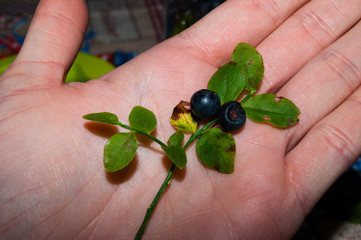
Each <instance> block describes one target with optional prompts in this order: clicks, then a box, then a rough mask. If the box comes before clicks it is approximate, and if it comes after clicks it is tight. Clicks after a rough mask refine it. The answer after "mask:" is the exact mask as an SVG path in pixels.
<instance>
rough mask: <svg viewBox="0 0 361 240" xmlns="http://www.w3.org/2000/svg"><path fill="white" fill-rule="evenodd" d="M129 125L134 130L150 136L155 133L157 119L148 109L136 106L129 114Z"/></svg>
mask: <svg viewBox="0 0 361 240" xmlns="http://www.w3.org/2000/svg"><path fill="white" fill-rule="evenodd" d="M129 123H130V125H131V126H132V127H133V128H135V129H137V130H140V131H143V132H146V133H148V134H149V133H151V132H153V131H154V129H155V127H156V125H157V119H156V118H155V115H154V113H153V112H151V111H149V110H148V109H146V108H144V107H141V106H135V107H134V108H133V109H132V111H131V112H130V114H129Z"/></svg>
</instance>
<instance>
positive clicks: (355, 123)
mask: <svg viewBox="0 0 361 240" xmlns="http://www.w3.org/2000/svg"><path fill="white" fill-rule="evenodd" d="M360 18H361V1H360V0H350V1H347V3H346V2H344V1H341V0H327V1H326V0H314V1H311V2H308V1H306V0H297V1H290V0H281V1H271V0H265V1H251V0H246V1H236V0H229V1H227V2H226V3H224V4H223V5H222V6H220V7H219V8H217V9H216V10H215V11H213V12H212V13H210V14H209V15H208V16H206V17H205V18H204V19H202V20H201V21H199V22H198V23H197V24H195V25H194V26H192V27H191V28H189V29H187V30H186V31H184V32H183V33H181V34H180V35H178V36H176V37H174V38H172V39H169V40H167V41H165V42H163V43H161V44H159V45H157V46H155V47H154V48H152V49H151V50H149V51H147V52H145V53H143V54H142V55H140V56H138V57H137V58H135V59H134V60H132V61H130V62H129V63H127V64H125V65H123V66H122V67H120V68H117V69H115V70H114V71H112V72H110V73H108V74H107V75H105V76H103V77H101V78H100V79H95V80H92V81H89V82H87V83H71V84H62V82H63V79H64V76H65V74H66V71H67V70H68V69H69V67H70V65H71V63H72V61H73V59H74V56H75V55H76V52H77V50H78V47H79V45H80V43H81V40H82V36H83V33H84V31H85V27H86V22H87V14H86V7H85V4H84V2H83V1H82V0H72V1H61V0H42V1H41V2H40V5H39V7H38V9H37V12H36V15H35V17H34V19H33V22H32V25H31V28H30V30H29V33H28V36H27V38H26V41H25V44H24V46H23V49H22V51H21V52H20V54H19V56H18V58H17V59H16V60H15V62H14V63H13V64H12V65H11V67H10V68H9V69H8V70H7V71H6V72H5V73H4V74H3V75H2V76H1V79H0V113H1V114H0V138H1V144H0V152H1V158H0V165H1V168H0V212H1V214H0V236H3V237H4V238H5V239H45V238H51V239H72V238H78V239H84V238H94V239H130V238H132V237H134V235H135V233H136V231H137V229H138V227H139V225H140V223H141V221H142V219H143V217H144V214H145V211H146V209H147V207H148V206H149V203H150V202H151V200H152V199H153V197H154V195H155V193H156V191H157V190H158V188H159V186H160V185H161V183H162V181H163V180H164V178H165V176H166V174H167V171H168V169H169V167H170V164H169V162H168V161H167V159H166V158H165V157H164V154H163V153H162V151H161V149H160V148H159V146H158V145H156V144H154V143H152V142H150V141H148V140H147V139H143V138H142V137H141V136H139V141H140V147H139V149H138V152H137V155H136V159H135V161H133V162H132V163H131V164H130V165H129V166H128V167H127V168H126V169H124V170H121V171H120V172H118V173H116V174H108V173H106V172H105V170H104V168H103V163H102V154H103V146H104V143H105V142H106V141H107V139H108V138H109V137H110V136H112V135H113V134H114V133H116V132H118V131H123V129H118V128H116V127H114V126H107V125H103V124H98V123H90V122H87V121H85V120H84V119H82V116H83V115H85V114H88V113H92V112H102V111H109V112H113V113H115V114H117V115H118V116H119V118H120V121H121V122H124V123H127V117H128V114H129V112H130V110H131V109H132V107H133V106H135V105H141V106H143V107H146V108H148V109H150V110H152V111H153V112H154V113H155V115H156V117H157V119H158V126H157V130H156V132H155V135H156V136H157V137H158V138H159V139H161V140H163V141H166V140H167V139H168V137H169V136H170V135H171V134H172V133H174V129H173V128H172V127H171V125H170V123H169V117H170V115H171V113H172V109H173V107H174V106H175V105H176V104H177V103H178V102H179V101H180V100H189V98H190V96H191V95H192V94H193V93H194V92H195V91H197V90H199V89H201V88H205V87H206V84H207V82H208V80H209V78H210V77H211V76H212V74H213V73H214V72H215V71H216V70H217V68H218V67H220V66H221V65H223V64H224V63H225V62H227V61H229V60H230V56H231V52H232V50H233V48H234V47H235V46H236V44H237V43H239V42H247V43H249V44H252V45H254V46H257V49H258V50H259V52H260V53H261V54H262V56H263V58H264V63H265V77H264V79H263V81H262V83H261V86H260V89H259V91H258V93H264V92H272V93H277V94H279V95H281V96H285V97H287V98H289V99H291V100H292V101H293V102H294V103H295V104H296V105H297V106H298V107H299V108H300V110H301V115H300V116H299V117H300V123H299V124H298V125H296V126H295V127H292V128H290V129H287V130H280V129H277V128H274V127H271V126H268V125H264V124H256V123H254V122H252V121H247V122H246V126H245V128H244V129H243V130H242V131H241V132H239V133H236V134H235V135H234V138H235V140H236V146H237V150H236V162H235V171H234V173H233V174H231V175H224V174H219V173H217V172H215V171H213V170H210V169H208V168H205V167H204V166H203V165H202V164H201V163H200V161H199V160H198V159H197V157H196V154H195V150H194V146H192V145H191V146H190V148H189V149H188V150H187V156H188V164H187V166H186V168H185V169H184V170H182V171H180V170H177V171H176V173H175V176H174V178H173V181H172V183H171V185H170V187H169V188H168V190H167V191H166V192H165V194H164V196H163V197H162V198H161V201H160V202H159V205H158V206H157V208H156V211H155V213H154V215H153V216H152V219H151V222H150V224H149V226H148V228H147V230H146V233H145V235H144V237H145V238H149V239H287V238H290V237H291V236H292V234H294V233H295V231H296V230H297V228H298V227H299V225H300V224H301V223H302V220H303V219H304V217H305V215H306V214H307V213H308V212H309V211H310V209H311V208H312V207H313V205H314V204H315V203H316V202H317V200H318V199H319V198H320V196H321V195H322V194H323V193H324V192H325V191H326V189H327V188H328V187H329V186H330V185H331V184H332V182H333V181H334V180H335V179H336V178H337V177H338V176H339V175H340V174H342V172H343V171H345V170H346V169H347V168H348V167H349V166H350V164H352V162H353V161H354V160H355V159H356V158H357V157H358V156H359V155H360V154H361V144H360V142H361V124H359V123H360V120H361V111H360V109H361V108H360V103H361V89H360V83H361V70H360V69H361V23H360V22H359V21H360Z"/></svg>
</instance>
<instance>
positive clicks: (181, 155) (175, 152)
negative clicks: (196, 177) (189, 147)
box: [162, 145, 187, 169]
mask: <svg viewBox="0 0 361 240" xmlns="http://www.w3.org/2000/svg"><path fill="white" fill-rule="evenodd" d="M162 149H163V150H164V152H165V154H166V155H167V156H168V157H169V159H170V160H171V161H172V162H173V163H174V164H175V165H176V166H177V167H178V168H180V169H183V168H184V167H185V166H186V164H187V155H186V153H185V151H184V149H183V148H182V147H181V146H178V145H170V146H162Z"/></svg>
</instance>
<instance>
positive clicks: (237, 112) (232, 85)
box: [83, 43, 300, 239]
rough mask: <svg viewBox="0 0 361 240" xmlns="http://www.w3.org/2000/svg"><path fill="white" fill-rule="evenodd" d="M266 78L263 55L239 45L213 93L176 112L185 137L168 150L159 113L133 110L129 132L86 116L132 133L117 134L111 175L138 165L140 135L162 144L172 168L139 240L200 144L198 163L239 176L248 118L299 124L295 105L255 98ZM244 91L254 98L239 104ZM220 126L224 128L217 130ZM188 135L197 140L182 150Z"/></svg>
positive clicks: (95, 117) (109, 147) (108, 116)
mask: <svg viewBox="0 0 361 240" xmlns="http://www.w3.org/2000/svg"><path fill="white" fill-rule="evenodd" d="M263 73H264V65H263V60H262V56H261V55H260V54H259V52H258V51H257V50H256V49H255V48H254V47H252V46H251V45H249V44H247V43H239V44H238V45H237V46H236V48H235V50H234V52H233V53H232V58H231V61H230V62H228V63H226V64H225V65H223V66H222V67H220V68H219V69H218V70H217V71H216V72H215V73H214V74H213V76H212V77H211V79H210V80H209V81H208V85H207V89H201V90H199V91H197V92H195V93H194V94H193V95H192V97H191V99H190V102H186V101H180V103H179V104H178V105H177V106H176V107H175V108H174V110H173V114H172V117H171V119H170V121H171V124H172V125H173V127H175V128H176V129H178V130H179V131H177V132H176V133H174V134H173V135H172V136H171V137H170V138H169V140H168V142H167V144H165V143H163V142H162V141H160V140H159V139H157V138H156V137H154V136H152V135H150V133H151V132H152V131H154V129H155V127H156V124H157V120H156V117H155V115H154V113H153V112H151V111H150V110H148V109H146V108H143V107H142V106H135V107H133V109H132V111H131V112H130V114H129V117H128V120H129V126H128V125H125V124H122V123H120V122H119V120H118V117H117V116H116V115H115V114H113V113H109V112H100V113H91V114H87V115H84V116H83V118H85V119H87V120H91V121H96V122H101V123H106V124H111V125H118V126H120V127H122V128H125V129H128V130H130V131H131V132H132V133H123V132H120V133H116V134H115V135H113V136H112V137H111V138H110V139H109V140H108V142H107V143H106V144H105V147H104V159H103V162H104V167H105V169H106V170H107V171H108V172H116V171H119V170H121V169H123V168H125V167H126V166H127V165H128V164H129V163H130V162H131V161H132V160H133V158H134V156H135V154H136V151H137V148H138V141H137V139H136V137H135V135H134V133H138V134H141V135H144V136H146V137H148V138H150V139H151V140H153V141H154V142H156V143H158V144H159V145H160V146H161V148H162V149H163V150H164V153H165V154H166V155H167V156H168V158H169V159H170V161H171V162H172V166H171V167H170V169H169V172H168V174H167V176H166V178H165V179H164V181H163V183H162V185H161V187H160V188H159V190H158V192H157V194H156V195H155V197H154V199H153V201H152V202H151V204H150V206H149V208H148V209H147V211H146V214H145V217H144V219H143V222H142V224H141V226H140V228H139V230H138V232H137V234H136V236H135V239H141V238H142V235H143V233H144V232H145V229H146V228H147V225H148V222H149V220H150V218H151V216H152V214H153V212H154V210H155V207H156V205H157V204H158V202H159V200H160V198H161V196H162V194H163V193H164V192H165V190H166V188H167V187H168V185H169V184H170V182H171V180H172V176H173V174H174V171H175V168H176V167H178V168H179V169H183V168H184V167H185V166H186V163H187V156H186V152H185V150H186V149H187V148H188V147H189V146H190V145H191V144H192V143H193V142H195V140H197V141H196V144H195V145H196V146H195V148H196V150H197V155H198V158H199V160H200V161H201V162H202V163H203V164H204V165H205V166H206V167H208V168H210V169H213V170H216V171H218V172H219V173H224V174H231V173H233V171H234V161H235V149H236V146H235V139H234V138H233V137H232V134H231V133H230V132H232V131H236V130H239V129H241V127H242V126H243V125H244V123H245V121H246V118H249V119H250V120H253V121H254V122H266V123H268V124H271V125H273V126H276V127H280V128H288V127H290V126H292V125H295V124H297V123H298V121H299V120H298V115H299V114H300V111H299V109H298V108H297V106H296V105H295V104H294V103H292V102H291V101H290V100H289V99H287V98H284V97H278V96H276V95H274V94H268V93H264V94H259V95H257V96H253V95H254V94H255V93H256V89H258V86H259V83H260V82H261V80H262V78H263ZM243 90H246V91H249V93H248V95H247V96H245V97H244V98H243V99H242V100H241V101H236V99H237V98H238V97H239V96H240V95H241V94H242V92H243ZM189 106H190V109H189ZM192 115H195V116H196V117H197V119H203V120H209V119H214V120H212V121H210V122H208V123H206V124H205V125H204V126H203V127H202V128H201V129H199V130H198V131H197V130H196V129H197V122H196V121H195V120H194V118H193V117H192ZM217 125H219V126H220V128H216V126H217ZM184 132H190V133H193V134H192V135H191V136H190V137H189V139H188V141H187V142H186V143H185V145H184V146H183V147H182V142H183V138H184Z"/></svg>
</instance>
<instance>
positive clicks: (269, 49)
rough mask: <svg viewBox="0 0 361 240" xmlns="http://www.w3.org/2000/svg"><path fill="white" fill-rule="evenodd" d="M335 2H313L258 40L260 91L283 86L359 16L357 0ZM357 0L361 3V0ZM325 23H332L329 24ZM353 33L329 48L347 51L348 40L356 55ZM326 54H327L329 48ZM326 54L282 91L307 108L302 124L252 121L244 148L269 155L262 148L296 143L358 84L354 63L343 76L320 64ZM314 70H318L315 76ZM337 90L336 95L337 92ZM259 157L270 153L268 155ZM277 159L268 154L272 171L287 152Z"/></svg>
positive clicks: (280, 148)
mask: <svg viewBox="0 0 361 240" xmlns="http://www.w3.org/2000/svg"><path fill="white" fill-rule="evenodd" d="M331 2H332V1H324V0H319V1H312V2H310V3H308V4H307V5H305V6H304V7H303V8H302V9H300V10H299V11H298V12H297V13H296V14H295V15H294V16H292V17H290V18H289V19H288V20H287V21H286V22H285V23H283V24H282V25H281V26H280V27H279V28H278V29H277V30H276V31H274V32H273V33H272V34H271V35H270V36H269V37H267V38H266V39H265V40H264V41H262V43H261V44H260V45H259V46H258V50H260V51H261V53H262V56H263V58H264V61H265V65H266V66H265V79H263V81H262V83H261V88H260V92H264V91H272V90H273V91H274V90H275V89H278V88H279V87H280V86H282V85H283V84H284V83H285V81H288V79H289V78H290V77H291V76H293V75H294V74H295V72H296V71H298V70H299V69H300V68H301V67H302V66H303V65H304V64H305V63H306V62H307V61H309V60H310V59H311V58H312V57H314V56H315V55H316V54H317V53H319V52H320V51H321V50H322V49H323V48H325V47H327V46H328V45H329V44H331V43H332V42H333V41H334V40H335V39H336V38H338V37H339V36H340V35H342V34H343V33H345V32H346V31H347V30H348V29H349V28H350V27H351V26H352V25H354V24H355V22H356V21H357V20H358V18H359V17H360V16H359V15H360V14H359V12H357V11H354V10H355V9H354V8H355V6H354V5H353V4H355V3H356V2H354V3H353V4H351V5H349V6H345V5H344V4H340V3H338V2H335V3H332V4H331ZM358 2H359V3H360V4H361V1H358ZM330 4H331V5H330ZM334 4H340V6H339V8H338V10H334V9H333V8H331V7H332V6H333V7H335V6H334ZM360 4H359V5H360ZM360 6H361V5H360ZM360 11H361V8H360ZM346 13H349V14H346ZM340 22H342V24H340ZM326 25H327V28H326V27H325V26H326ZM356 31H357V30H355V31H354V32H355V34H357V33H356ZM352 38H353V36H351V35H350V36H348V37H347V39H346V38H345V39H343V40H342V41H341V42H340V43H339V44H338V45H337V46H335V48H338V49H334V50H332V49H330V50H329V51H330V52H333V51H345V50H342V48H343V46H342V45H343V44H347V45H348V47H349V48H348V49H347V53H345V54H351V55H352V59H350V60H349V61H351V62H352V61H356V60H357V59H358V58H359V56H358V55H357V54H354V53H355V49H354V48H357V46H355V45H350V44H349V43H350V41H352ZM353 41H354V40H353ZM296 46H297V47H296ZM325 54H326V55H327V53H325ZM334 55H335V56H334V57H333V60H332V59H329V61H338V62H339V64H340V66H338V68H339V69H342V68H343V65H348V63H347V62H340V60H337V59H335V58H338V56H337V54H334ZM323 60H324V57H322V56H320V57H319V58H318V60H316V61H313V64H308V67H307V68H306V69H304V70H302V73H300V74H298V75H297V78H295V79H294V80H292V82H290V84H288V85H287V87H286V88H283V89H282V90H281V91H280V92H279V93H278V94H280V95H281V96H285V97H288V96H289V98H291V100H292V101H294V102H295V103H296V105H297V106H299V107H300V109H301V113H302V114H301V116H300V118H301V124H299V126H297V127H295V128H291V129H289V130H282V131H280V130H279V129H275V128H271V127H268V126H263V125H259V124H258V126H256V127H255V126H254V125H255V124H253V123H247V124H248V125H250V126H247V128H245V129H244V130H243V133H242V136H240V137H239V139H240V140H239V141H240V142H242V143H245V142H246V143H248V144H247V145H246V146H247V149H243V151H247V152H251V153H252V154H256V155H257V154H258V155H259V156H261V155H263V156H267V155H265V154H263V153H264V152H265V151H269V150H271V151H273V152H282V153H284V152H286V151H287V145H288V147H290V144H295V143H297V141H298V140H299V139H300V137H302V136H303V135H304V134H305V132H306V131H307V130H308V129H309V128H310V127H311V126H312V125H313V124H315V122H317V120H319V119H320V118H322V117H323V116H325V115H326V114H327V113H329V111H330V110H332V109H334V108H336V107H337V106H338V105H339V104H340V103H341V102H342V101H343V100H344V99H345V98H346V97H347V96H349V95H350V94H351V92H352V91H353V90H354V89H355V88H356V87H357V86H358V84H359V81H357V80H355V79H354V78H355V77H356V76H350V75H351V74H352V71H353V70H352V69H350V67H348V68H346V69H349V71H348V72H350V73H349V74H348V76H349V77H350V79H348V80H349V81H344V79H342V78H340V77H339V76H338V75H337V74H335V71H331V70H333V69H332V66H329V62H328V61H327V62H324V63H323V67H320V64H319V63H320V62H322V61H323ZM285 66H289V67H285ZM346 67H347V66H346ZM320 73H324V77H322V79H320V76H322V74H320ZM325 73H327V75H325ZM311 74H313V75H312V76H311ZM331 78H332V80H331ZM352 78H353V79H352ZM347 82H351V83H352V84H351V86H347ZM345 87H346V88H347V90H346V91H342V93H340V94H336V91H339V89H342V88H345ZM310 91H312V92H313V94H312V96H310V95H311V93H310ZM324 91H327V92H328V93H329V94H327V96H326V98H325V96H324V94H320V93H323V92H324ZM333 93H335V94H336V95H337V96H336V97H335V96H334V95H335V94H333ZM313 98H314V99H313ZM322 103H323V104H322ZM315 104H319V107H317V108H315V107H314V105H315ZM324 104H328V106H327V107H325V106H324ZM249 122H250V121H249ZM252 125H253V126H252ZM285 133H286V134H285ZM295 133H296V134H297V137H294V138H292V142H291V143H289V142H290V138H291V136H292V134H295ZM243 145H244V144H243ZM237 146H238V145H237ZM241 148H242V147H241ZM268 156H270V154H268ZM258 158H259V159H265V160H266V159H269V158H265V157H258ZM277 159H278V160H272V161H265V160H264V161H263V165H265V166H267V165H269V167H268V168H265V169H267V171H268V169H271V168H270V167H271V166H275V165H277V164H278V165H279V166H280V167H279V168H274V169H283V165H284V160H283V157H278V158H277ZM249 164H251V163H249ZM257 164H258V163H257ZM268 173H271V171H268ZM278 174H280V173H279V172H277V173H275V175H278Z"/></svg>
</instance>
